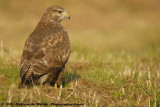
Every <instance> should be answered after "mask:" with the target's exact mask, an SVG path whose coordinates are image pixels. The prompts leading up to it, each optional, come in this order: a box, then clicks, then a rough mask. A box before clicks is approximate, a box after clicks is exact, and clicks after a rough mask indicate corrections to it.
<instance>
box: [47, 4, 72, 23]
mask: <svg viewBox="0 0 160 107" xmlns="http://www.w3.org/2000/svg"><path fill="white" fill-rule="evenodd" d="M44 16H45V17H47V18H48V20H54V21H58V22H61V21H62V20H63V19H69V20H70V15H69V13H68V12H67V11H66V10H65V9H64V8H62V7H60V6H51V7H49V8H48V9H46V12H45V13H44Z"/></svg>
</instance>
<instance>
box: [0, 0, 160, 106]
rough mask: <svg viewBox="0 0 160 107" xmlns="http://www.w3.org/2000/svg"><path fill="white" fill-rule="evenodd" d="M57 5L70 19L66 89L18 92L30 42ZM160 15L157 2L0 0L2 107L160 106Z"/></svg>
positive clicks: (22, 90) (65, 24)
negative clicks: (28, 106)
mask: <svg viewBox="0 0 160 107" xmlns="http://www.w3.org/2000/svg"><path fill="white" fill-rule="evenodd" d="M53 4H57V5H61V6H63V7H64V8H66V9H67V10H68V11H69V13H70V14H71V21H67V20H66V21H63V22H62V24H63V25H64V27H65V28H66V29H67V31H68V33H69V35H70V40H71V45H72V53H71V56H70V59H69V62H68V63H67V65H66V69H65V76H64V79H63V85H64V87H63V88H59V89H54V87H51V86H49V85H47V84H46V85H44V86H35V87H33V88H29V89H25V88H24V89H18V88H17V86H18V83H19V82H20V78H19V62H20V57H21V53H22V49H23V44H24V42H25V39H26V37H27V36H28V35H29V33H30V32H32V31H33V29H34V28H35V26H36V24H37V22H38V20H39V19H40V17H41V16H42V14H43V12H44V10H45V9H46V8H47V7H48V6H50V5H53ZM159 11H160V7H159V1H156V0H152V1H150V0H147V1H146V0H145V1H144V0H142V1H135V0H131V1H127V0H123V1H117V0H112V1H109V0H101V1H98V0H92V1H90V0H85V1H77V0H67V1H62V0H55V1H53V0H46V1H44V0H32V1H29V0H0V19H1V20H0V31H1V34H0V40H1V41H0V42H1V43H0V44H1V48H0V55H1V56H0V81H1V82H0V103H2V102H6V103H10V102H12V103H17V102H18V103H48V104H50V103H61V104H62V103H70V104H72V103H83V104H85V105H84V106H91V107H92V106H93V107H94V106H96V107H106V106H148V107H156V106H160V103H159V102H160V90H159V89H160V37H159V35H160V30H159V29H160V21H159V19H160V13H159Z"/></svg>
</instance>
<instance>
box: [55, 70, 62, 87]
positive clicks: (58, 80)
mask: <svg viewBox="0 0 160 107" xmlns="http://www.w3.org/2000/svg"><path fill="white" fill-rule="evenodd" d="M62 78H63V71H61V72H60V73H59V74H58V78H57V81H56V82H55V85H54V86H55V88H57V86H58V87H60V86H61V85H62Z"/></svg>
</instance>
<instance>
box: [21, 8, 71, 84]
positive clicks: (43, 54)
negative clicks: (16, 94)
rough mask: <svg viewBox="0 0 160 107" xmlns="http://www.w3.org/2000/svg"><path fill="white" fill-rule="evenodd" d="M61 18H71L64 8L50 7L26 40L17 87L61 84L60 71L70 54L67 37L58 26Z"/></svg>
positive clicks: (61, 72)
mask: <svg viewBox="0 0 160 107" xmlns="http://www.w3.org/2000/svg"><path fill="white" fill-rule="evenodd" d="M63 19H70V16H69V14H68V12H67V11H66V10H65V9H64V8H62V7H60V6H51V7H49V8H48V9H46V11H45V13H44V14H43V16H42V18H41V20H40V21H39V23H38V24H37V26H36V28H35V30H34V31H33V32H32V33H31V34H30V35H29V37H28V38H27V40H26V42H25V45H24V49H23V53H22V57H21V63H20V77H21V82H20V84H19V87H23V86H29V85H31V86H32V85H36V84H44V83H50V84H51V85H55V87H57V85H62V76H63V69H64V68H65V64H66V63H67V61H68V59H69V56H70V52H71V48H70V41H69V37H68V34H67V32H66V31H65V29H64V28H63V26H62V25H61V24H60V22H61V21H62V20H63Z"/></svg>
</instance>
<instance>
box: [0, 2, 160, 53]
mask: <svg viewBox="0 0 160 107" xmlns="http://www.w3.org/2000/svg"><path fill="white" fill-rule="evenodd" d="M159 4H160V1H158V0H141V1H139V0H0V32H1V33H0V40H3V44H4V47H6V48H12V49H20V50H21V51H22V48H23V46H24V42H25V40H26V38H27V36H28V35H29V34H30V33H31V32H32V31H33V30H34V28H35V27H36V25H37V23H38V21H39V20H40V19H41V16H42V15H43V13H44V11H45V9H46V8H48V7H49V6H51V5H60V6H62V7H64V8H65V9H66V10H67V11H68V12H69V13H70V16H71V20H70V21H69V20H64V21H62V25H63V26H64V28H65V29H66V30H67V31H68V34H69V36H70V40H71V44H72V49H73V50H74V49H76V48H77V47H79V48H85V49H90V50H93V51H95V52H104V51H106V50H142V49H143V50H145V49H148V48H150V47H151V48H159V47H160V6H159ZM6 50H7V49H6Z"/></svg>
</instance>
